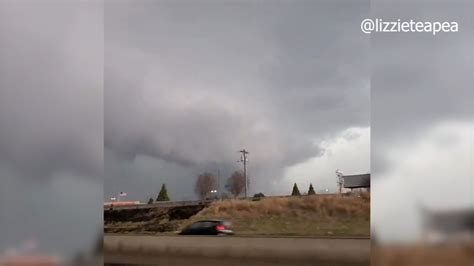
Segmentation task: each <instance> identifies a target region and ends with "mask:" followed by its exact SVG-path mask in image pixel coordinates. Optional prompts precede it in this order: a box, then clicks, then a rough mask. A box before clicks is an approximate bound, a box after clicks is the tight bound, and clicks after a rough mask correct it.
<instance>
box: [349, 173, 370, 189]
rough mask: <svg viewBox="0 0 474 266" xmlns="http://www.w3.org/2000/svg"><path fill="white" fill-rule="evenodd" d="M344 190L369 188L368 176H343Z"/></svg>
mask: <svg viewBox="0 0 474 266" xmlns="http://www.w3.org/2000/svg"><path fill="white" fill-rule="evenodd" d="M343 178H344V188H369V187H370V174H361V175H345V176H343Z"/></svg>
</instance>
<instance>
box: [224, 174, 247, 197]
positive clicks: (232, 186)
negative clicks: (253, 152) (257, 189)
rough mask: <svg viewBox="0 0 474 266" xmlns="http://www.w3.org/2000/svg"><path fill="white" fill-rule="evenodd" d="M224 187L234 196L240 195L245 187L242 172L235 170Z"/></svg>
mask: <svg viewBox="0 0 474 266" xmlns="http://www.w3.org/2000/svg"><path fill="white" fill-rule="evenodd" d="M226 188H227V190H228V191H229V192H230V193H231V194H232V195H234V197H237V196H238V195H240V193H242V191H243V190H244V188H245V176H244V174H243V173H242V172H240V171H235V172H234V173H233V174H232V175H231V176H230V177H229V179H227V186H226Z"/></svg>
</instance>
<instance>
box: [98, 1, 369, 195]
mask: <svg viewBox="0 0 474 266" xmlns="http://www.w3.org/2000/svg"><path fill="white" fill-rule="evenodd" d="M368 12H369V6H368V2H363V1H361V2H358V3H347V2H338V3H333V4H328V3H317V2H309V1H296V2H292V3H291V4H289V3H282V2H279V3H270V2H261V3H248V2H240V3H238V2H226V3H220V4H217V3H215V2H205V1H199V2H188V3H182V2H180V3H179V4H170V3H169V2H161V1H154V2H150V1H146V2H145V1H142V2H136V1H135V2H133V4H131V2H127V3H126V4H124V1H120V2H114V1H109V2H107V3H106V13H105V15H106V22H105V30H106V39H105V114H104V115H105V129H104V130H105V131H104V134H105V136H104V139H105V146H106V148H107V149H109V150H110V151H111V153H115V154H116V156H117V157H120V158H122V159H123V158H128V159H133V158H136V157H137V156H140V155H145V156H151V157H154V158H155V159H156V160H158V161H160V160H164V161H167V162H169V163H178V164H181V165H183V167H190V168H193V167H194V169H200V168H201V167H202V166H203V165H209V164H212V163H217V164H220V165H227V164H229V165H234V166H233V167H232V166H229V168H234V169H235V168H238V167H239V166H238V165H237V164H236V163H235V161H236V159H238V156H239V155H238V153H237V151H238V150H240V149H241V148H243V147H245V148H247V149H249V150H250V152H251V154H250V158H251V163H252V170H253V171H254V172H253V174H254V175H258V176H259V177H260V180H262V181H261V185H262V186H263V185H264V184H265V183H267V185H268V182H267V181H269V180H270V179H272V180H274V179H279V178H281V176H282V172H281V170H282V169H283V168H285V167H287V166H290V165H292V164H295V163H298V162H301V161H304V160H306V159H308V158H310V157H314V156H318V155H319V154H321V152H322V149H321V148H320V147H318V146H317V145H315V142H317V141H321V140H323V139H325V138H330V137H331V136H334V135H336V134H337V133H339V132H340V131H342V130H344V129H347V128H349V127H352V126H368V125H369V108H370V107H369V82H368V78H369V75H368V70H369V69H368V58H367V55H368V48H369V42H368V37H367V36H364V35H361V34H359V26H358V23H359V22H360V20H361V18H363V17H366V16H367V15H368ZM106 156H107V155H106ZM114 158H115V157H114ZM155 163H157V162H155ZM130 167H132V166H130ZM107 171H108V170H107V160H106V175H107V179H106V184H105V187H106V191H107V190H108V187H111V186H114V187H117V186H118V185H123V186H126V184H129V185H128V186H129V187H132V186H133V184H131V182H132V181H128V182H127V181H123V183H121V184H116V183H117V182H121V181H120V180H119V179H118V178H116V177H114V176H109V174H108V173H107ZM110 171H111V172H114V171H112V170H110ZM161 171H162V172H165V171H166V170H164V169H162V170H161ZM197 171H199V170H196V171H195V172H197ZM129 178H131V177H129ZM112 184H113V185H112Z"/></svg>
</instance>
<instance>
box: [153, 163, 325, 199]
mask: <svg viewBox="0 0 474 266" xmlns="http://www.w3.org/2000/svg"><path fill="white" fill-rule="evenodd" d="M216 188H217V186H216V178H215V176H214V175H213V174H212V173H209V172H205V173H203V174H200V175H198V177H197V179H196V183H195V185H194V191H195V193H196V194H197V195H198V196H199V198H200V199H209V198H223V197H226V195H217V190H216ZM225 188H226V190H227V191H228V192H229V193H230V194H231V195H232V196H234V197H237V196H239V195H240V194H241V193H242V192H243V191H244V188H245V176H244V174H243V173H242V172H241V171H235V172H234V173H232V175H231V176H230V177H229V178H228V179H227V182H226V185H225ZM213 193H215V194H213ZM255 195H258V197H263V196H264V195H263V193H258V194H255ZM306 195H316V191H315V190H314V187H313V184H309V188H308V192H307V193H306ZM291 196H301V193H300V190H299V189H298V185H296V183H295V184H294V185H293V190H292V191H291ZM169 200H170V197H169V196H168V190H167V189H166V185H165V184H163V185H161V189H160V192H159V193H158V196H157V197H156V200H154V199H153V198H150V199H149V200H148V204H152V203H153V202H155V201H169Z"/></svg>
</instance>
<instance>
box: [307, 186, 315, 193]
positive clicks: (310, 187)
mask: <svg viewBox="0 0 474 266" xmlns="http://www.w3.org/2000/svg"><path fill="white" fill-rule="evenodd" d="M308 195H316V192H314V188H313V184H309V190H308Z"/></svg>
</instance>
